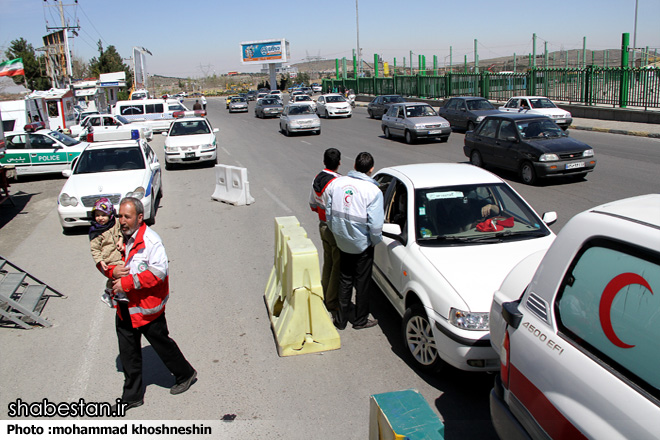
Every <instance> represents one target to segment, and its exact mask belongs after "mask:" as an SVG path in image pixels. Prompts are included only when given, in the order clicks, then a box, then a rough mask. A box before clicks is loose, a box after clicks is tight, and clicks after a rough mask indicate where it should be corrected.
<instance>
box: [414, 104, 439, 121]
mask: <svg viewBox="0 0 660 440" xmlns="http://www.w3.org/2000/svg"><path fill="white" fill-rule="evenodd" d="M437 115H438V114H437V113H436V112H435V110H433V107H431V106H430V105H411V106H408V107H406V117H407V118H419V117H423V116H437Z"/></svg>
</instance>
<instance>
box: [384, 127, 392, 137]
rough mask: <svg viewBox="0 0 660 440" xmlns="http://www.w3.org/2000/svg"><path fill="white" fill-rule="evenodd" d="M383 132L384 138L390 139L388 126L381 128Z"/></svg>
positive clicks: (390, 134)
mask: <svg viewBox="0 0 660 440" xmlns="http://www.w3.org/2000/svg"><path fill="white" fill-rule="evenodd" d="M383 133H385V138H386V139H392V133H390V127H385V130H383Z"/></svg>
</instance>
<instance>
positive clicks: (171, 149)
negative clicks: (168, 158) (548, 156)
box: [165, 146, 179, 153]
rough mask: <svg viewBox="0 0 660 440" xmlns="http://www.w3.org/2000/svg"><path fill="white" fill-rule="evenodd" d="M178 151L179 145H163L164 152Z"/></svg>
mask: <svg viewBox="0 0 660 440" xmlns="http://www.w3.org/2000/svg"><path fill="white" fill-rule="evenodd" d="M178 151H179V147H168V146H165V152H166V153H177V152H178Z"/></svg>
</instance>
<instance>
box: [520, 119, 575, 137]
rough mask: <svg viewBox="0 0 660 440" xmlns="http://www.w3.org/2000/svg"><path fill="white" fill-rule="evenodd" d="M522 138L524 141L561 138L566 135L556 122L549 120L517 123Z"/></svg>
mask: <svg viewBox="0 0 660 440" xmlns="http://www.w3.org/2000/svg"><path fill="white" fill-rule="evenodd" d="M516 126H517V127H518V131H519V132H520V136H522V137H523V138H524V139H530V138H548V137H560V136H562V135H566V133H564V132H563V131H562V129H561V128H559V126H558V125H557V124H555V122H554V121H553V120H551V119H548V118H543V119H532V120H531V121H518V122H517V123H516Z"/></svg>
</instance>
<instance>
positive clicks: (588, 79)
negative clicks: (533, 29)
mask: <svg viewBox="0 0 660 440" xmlns="http://www.w3.org/2000/svg"><path fill="white" fill-rule="evenodd" d="M345 89H352V90H353V91H354V92H355V93H356V94H362V95H374V96H375V95H387V94H399V95H402V96H410V97H417V98H429V99H445V98H448V97H451V96H462V95H463V96H465V95H470V96H482V97H484V98H486V99H490V100H495V101H506V100H507V99H509V98H510V97H512V96H516V95H541V96H547V97H548V98H550V99H552V100H554V101H562V102H569V103H581V104H585V105H597V104H605V105H611V106H615V107H628V106H631V107H644V108H660V69H658V68H652V69H647V68H635V69H631V68H620V67H615V68H601V67H592V66H588V67H586V68H584V69H534V70H530V71H529V72H527V73H491V72H483V73H448V74H445V75H440V76H423V75H395V76H393V77H385V78H375V77H368V78H357V79H355V78H349V79H324V80H323V91H324V92H329V91H343V90H345Z"/></svg>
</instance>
